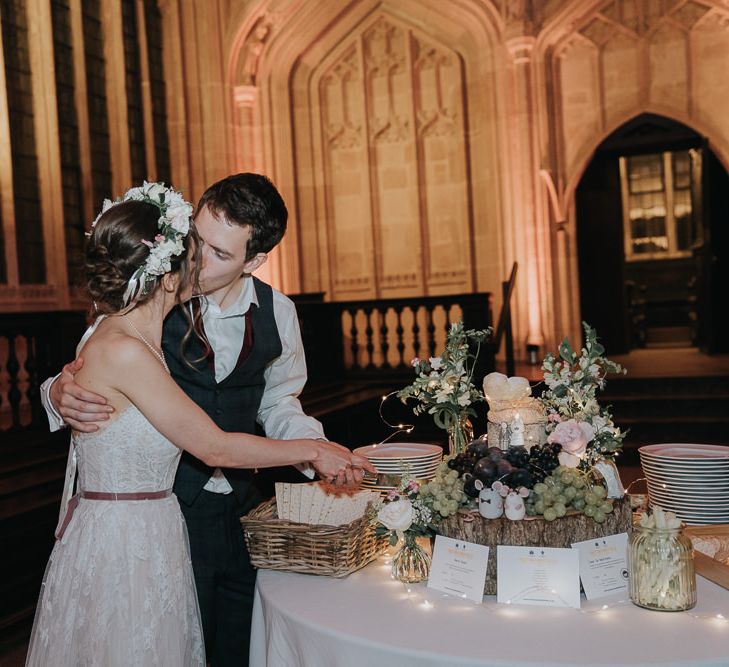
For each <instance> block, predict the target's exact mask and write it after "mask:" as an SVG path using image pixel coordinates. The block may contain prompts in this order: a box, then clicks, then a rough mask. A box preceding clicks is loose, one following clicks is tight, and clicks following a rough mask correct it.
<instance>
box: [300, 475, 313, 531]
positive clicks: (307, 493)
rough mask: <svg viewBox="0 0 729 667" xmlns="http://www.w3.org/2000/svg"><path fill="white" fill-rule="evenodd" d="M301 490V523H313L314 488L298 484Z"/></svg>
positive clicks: (309, 485)
mask: <svg viewBox="0 0 729 667" xmlns="http://www.w3.org/2000/svg"><path fill="white" fill-rule="evenodd" d="M297 486H298V487H299V489H300V498H299V523H311V501H312V498H313V494H314V487H313V486H312V485H311V484H297Z"/></svg>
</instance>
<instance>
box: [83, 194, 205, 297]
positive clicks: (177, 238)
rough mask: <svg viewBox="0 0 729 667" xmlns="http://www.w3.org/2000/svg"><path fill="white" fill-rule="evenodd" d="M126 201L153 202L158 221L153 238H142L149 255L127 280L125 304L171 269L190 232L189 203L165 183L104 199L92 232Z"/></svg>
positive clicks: (92, 226) (181, 251) (183, 249)
mask: <svg viewBox="0 0 729 667" xmlns="http://www.w3.org/2000/svg"><path fill="white" fill-rule="evenodd" d="M126 201H144V202H147V203H149V204H153V205H154V206H156V207H157V208H159V211H160V217H159V220H158V221H157V227H158V228H159V232H158V233H157V234H156V235H155V237H154V239H153V240H147V239H143V240H142V243H143V244H144V245H146V246H147V247H148V248H149V255H147V258H146V259H145V262H144V264H142V266H140V267H139V268H138V269H137V270H136V271H135V272H134V273H133V274H132V277H131V278H130V280H129V285H128V286H127V290H126V292H125V294H124V306H125V307H127V306H129V305H131V304H132V303H133V302H134V301H135V300H136V299H137V298H139V297H140V296H141V295H143V294H145V293H146V292H147V287H148V283H150V282H151V279H153V278H154V277H156V276H162V275H164V274H165V273H168V272H169V271H170V270H171V269H172V258H173V257H179V256H180V255H181V254H182V253H183V252H184V251H185V241H184V239H185V237H186V236H187V234H188V233H189V232H190V218H191V217H192V205H191V204H190V203H188V202H186V201H185V200H184V199H183V197H182V195H181V194H180V193H179V192H176V191H175V190H173V189H172V188H168V187H166V186H165V184H164V183H148V182H147V181H144V183H143V184H142V186H141V187H135V188H131V189H129V190H127V191H126V192H125V193H124V195H123V196H122V197H120V198H119V199H117V200H116V201H114V202H112V201H110V200H109V199H105V200H104V204H103V206H102V210H101V213H99V215H98V216H97V218H96V220H94V222H93V223H92V225H91V228H92V233H93V229H94V227H96V223H97V222H98V221H99V218H100V217H101V216H102V215H103V214H104V213H106V211H108V210H109V209H110V208H111V207H112V206H115V205H116V204H121V203H122V202H126Z"/></svg>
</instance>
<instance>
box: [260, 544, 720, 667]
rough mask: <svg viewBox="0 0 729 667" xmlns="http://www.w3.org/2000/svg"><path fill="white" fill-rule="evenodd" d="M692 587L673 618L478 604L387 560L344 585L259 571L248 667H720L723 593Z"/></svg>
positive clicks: (613, 604) (597, 606) (622, 609)
mask: <svg viewBox="0 0 729 667" xmlns="http://www.w3.org/2000/svg"><path fill="white" fill-rule="evenodd" d="M697 583H698V604H697V606H696V607H695V608H694V609H692V610H691V611H688V612H673V613H670V612H655V611H648V610H645V609H641V608H639V607H636V606H634V605H633V604H631V603H630V602H629V601H628V599H627V595H626V596H624V597H622V598H621V597H618V598H615V597H613V598H606V599H604V600H600V601H594V602H587V601H586V600H585V599H584V597H583V599H582V609H580V610H576V609H566V608H565V609H556V608H551V607H550V608H546V607H528V606H517V605H499V604H497V603H496V600H495V598H492V597H487V598H484V603H483V604H482V605H476V604H473V603H471V602H468V601H465V600H461V599H457V598H452V597H448V596H445V595H443V594H441V593H438V592H437V591H433V590H430V589H428V588H426V587H425V585H423V584H416V585H412V586H405V585H404V584H401V583H399V582H397V581H395V580H393V579H391V578H390V574H389V566H388V565H386V564H385V562H384V558H383V559H381V560H379V561H375V562H374V563H373V564H371V565H369V566H368V567H367V568H365V569H364V570H361V571H359V572H355V573H354V574H352V575H350V576H349V577H348V578H346V579H330V578H327V577H318V576H313V575H303V574H293V573H288V572H274V571H271V570H261V571H260V572H259V573H258V583H257V586H256V599H255V604H254V609H253V628H252V637H251V666H252V667H296V666H302V667H304V666H305V667H340V666H341V667H389V666H390V665H392V666H393V667H394V666H397V667H410V666H412V667H431V666H432V667H446V666H451V665H458V666H461V665H484V666H487V667H557V666H559V667H563V666H565V665H571V666H577V665H579V666H580V667H583V666H588V665H600V666H601V667H605V666H607V665H610V666H613V665H614V666H618V665H620V667H625V666H626V665H628V666H631V667H637V666H640V667H647V666H650V667H658V666H661V667H668V666H671V667H677V666H679V665H681V666H685V667H705V666H707V665H710V666H711V667H729V620H727V619H729V591H726V590H724V589H723V588H721V587H719V586H717V585H715V584H713V583H711V582H709V581H707V580H706V579H703V578H702V577H697ZM603 605H607V608H606V609H605V608H603ZM719 615H721V616H724V617H726V618H721V617H719Z"/></svg>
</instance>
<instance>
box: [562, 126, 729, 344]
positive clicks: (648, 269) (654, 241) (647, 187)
mask: <svg viewBox="0 0 729 667" xmlns="http://www.w3.org/2000/svg"><path fill="white" fill-rule="evenodd" d="M576 212H577V249H578V263H579V276H580V305H581V311H582V318H583V319H584V320H585V321H587V322H589V323H590V324H592V325H593V326H595V327H596V328H597V329H598V331H600V334H601V336H602V338H603V340H604V342H605V344H606V346H607V347H608V349H610V350H611V351H612V352H613V353H618V352H628V351H629V350H631V349H634V348H637V347H688V346H699V347H700V348H701V349H702V350H703V351H706V352H724V351H729V334H728V333H727V320H728V319H729V318H728V317H727V315H726V314H725V310H726V309H725V308H721V307H720V305H721V304H720V299H721V295H722V294H726V292H727V289H729V271H728V267H729V256H728V255H729V238H728V237H727V235H728V231H727V230H729V177H728V176H727V172H726V170H725V169H724V168H723V166H722V165H721V163H720V162H719V160H718V159H717V157H716V156H715V155H714V153H713V152H712V151H711V148H710V147H709V142H708V140H707V139H706V138H705V137H702V136H701V135H700V134H698V133H696V132H695V131H694V130H692V129H691V128H689V127H687V126H686V125H683V124H681V123H678V122H676V121H674V120H671V119H669V118H666V117H663V116H657V115H653V114H643V115H641V116H638V117H636V118H634V119H633V120H631V121H629V122H628V123H626V124H624V125H623V126H621V127H620V128H618V129H617V130H616V131H615V132H613V133H612V134H611V135H610V136H609V137H607V138H606V139H605V141H604V142H603V143H602V144H600V146H599V147H598V148H597V150H596V151H595V155H594V156H593V159H592V161H591V162H590V164H589V165H588V167H587V169H586V170H585V173H584V174H583V176H582V179H581V180H580V183H579V185H578V187H577V191H576Z"/></svg>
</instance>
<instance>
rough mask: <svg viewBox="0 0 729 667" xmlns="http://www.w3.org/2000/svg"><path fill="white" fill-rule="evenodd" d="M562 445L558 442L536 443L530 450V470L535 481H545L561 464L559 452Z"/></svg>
mask: <svg viewBox="0 0 729 667" xmlns="http://www.w3.org/2000/svg"><path fill="white" fill-rule="evenodd" d="M561 451H562V445H560V444H559V443H557V442H554V443H548V442H547V443H544V444H543V445H534V446H533V447H532V448H531V449H530V450H529V453H528V455H529V471H530V472H531V474H532V479H533V480H534V483H535V484H536V483H537V482H543V481H544V480H545V478H546V477H548V476H549V474H550V473H551V472H552V470H554V469H555V468H556V467H557V466H558V465H559V453H560V452H561Z"/></svg>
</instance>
